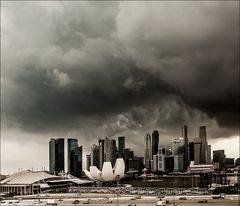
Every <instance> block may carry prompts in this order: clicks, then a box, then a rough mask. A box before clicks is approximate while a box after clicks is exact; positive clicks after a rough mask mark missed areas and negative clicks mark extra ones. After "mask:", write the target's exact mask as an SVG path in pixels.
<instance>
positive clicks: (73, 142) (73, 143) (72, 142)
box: [67, 138, 78, 174]
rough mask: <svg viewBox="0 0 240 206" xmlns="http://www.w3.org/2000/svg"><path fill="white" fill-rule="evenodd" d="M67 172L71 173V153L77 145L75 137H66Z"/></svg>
mask: <svg viewBox="0 0 240 206" xmlns="http://www.w3.org/2000/svg"><path fill="white" fill-rule="evenodd" d="M67 142H68V158H67V159H68V173H69V174H71V164H72V161H71V153H72V151H74V150H75V149H76V148H77V147H78V140H77V139H72V138H68V140H67Z"/></svg>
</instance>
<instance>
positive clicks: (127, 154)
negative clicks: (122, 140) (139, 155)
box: [123, 148, 134, 171]
mask: <svg viewBox="0 0 240 206" xmlns="http://www.w3.org/2000/svg"><path fill="white" fill-rule="evenodd" d="M133 158H134V153H133V151H131V150H130V149H129V148H125V149H124V158H123V159H124V162H125V171H128V170H129V160H131V159H133Z"/></svg>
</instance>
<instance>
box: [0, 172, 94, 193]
mask: <svg viewBox="0 0 240 206" xmlns="http://www.w3.org/2000/svg"><path fill="white" fill-rule="evenodd" d="M89 183H90V184H91V183H92V182H91V181H88V180H81V179H78V178H76V177H74V176H72V175H65V174H62V175H61V176H56V175H51V174H49V173H48V172H46V171H30V170H24V171H19V172H15V173H14V174H12V175H10V176H9V177H7V178H6V179H4V180H2V181H1V184H0V193H5V194H11V195H28V194H37V193H40V192H41V191H42V190H46V189H52V188H59V187H67V186H72V185H82V184H89Z"/></svg>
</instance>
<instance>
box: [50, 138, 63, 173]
mask: <svg viewBox="0 0 240 206" xmlns="http://www.w3.org/2000/svg"><path fill="white" fill-rule="evenodd" d="M49 171H50V173H52V174H53V173H54V172H61V171H64V138H58V139H54V138H52V139H50V141H49Z"/></svg>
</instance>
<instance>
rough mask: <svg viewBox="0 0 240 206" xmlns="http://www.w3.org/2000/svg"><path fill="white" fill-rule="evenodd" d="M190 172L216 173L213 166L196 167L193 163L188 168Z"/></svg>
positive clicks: (200, 165) (201, 165) (202, 165)
mask: <svg viewBox="0 0 240 206" xmlns="http://www.w3.org/2000/svg"><path fill="white" fill-rule="evenodd" d="M188 172H190V173H200V172H206V173H207V172H214V166H213V165H212V164H199V165H195V164H194V162H193V161H191V162H190V165H189V167H188Z"/></svg>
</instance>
